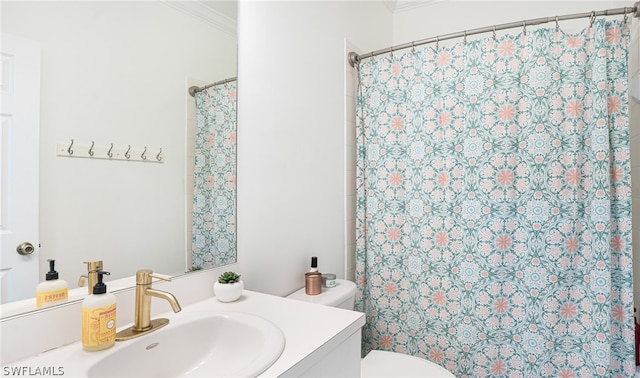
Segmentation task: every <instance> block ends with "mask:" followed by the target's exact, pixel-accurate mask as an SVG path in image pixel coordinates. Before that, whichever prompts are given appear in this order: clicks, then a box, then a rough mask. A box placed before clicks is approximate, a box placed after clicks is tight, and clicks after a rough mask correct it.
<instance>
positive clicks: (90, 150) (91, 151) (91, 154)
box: [89, 141, 96, 156]
mask: <svg viewBox="0 0 640 378" xmlns="http://www.w3.org/2000/svg"><path fill="white" fill-rule="evenodd" d="M95 144H96V142H94V141H91V148H89V156H93V154H94V152H93V146H94V145H95Z"/></svg>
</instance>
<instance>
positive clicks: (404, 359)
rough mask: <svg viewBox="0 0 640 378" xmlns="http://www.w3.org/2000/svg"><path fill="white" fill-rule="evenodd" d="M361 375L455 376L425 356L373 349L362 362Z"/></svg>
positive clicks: (430, 377) (433, 377)
mask: <svg viewBox="0 0 640 378" xmlns="http://www.w3.org/2000/svg"><path fill="white" fill-rule="evenodd" d="M360 376H361V377H428V378H455V376H454V375H453V374H451V373H450V372H449V371H447V369H445V368H443V367H442V366H440V365H437V364H434V363H433V362H430V361H427V360H425V359H423V358H419V357H414V356H409V355H407V354H402V353H393V352H387V351H382V350H372V351H371V352H369V354H367V355H366V357H365V358H363V359H362V362H361V373H360Z"/></svg>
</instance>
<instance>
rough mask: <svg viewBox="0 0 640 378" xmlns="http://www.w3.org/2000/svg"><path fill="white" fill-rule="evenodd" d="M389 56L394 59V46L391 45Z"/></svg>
mask: <svg viewBox="0 0 640 378" xmlns="http://www.w3.org/2000/svg"><path fill="white" fill-rule="evenodd" d="M389 57H390V58H391V59H393V46H391V47H389Z"/></svg>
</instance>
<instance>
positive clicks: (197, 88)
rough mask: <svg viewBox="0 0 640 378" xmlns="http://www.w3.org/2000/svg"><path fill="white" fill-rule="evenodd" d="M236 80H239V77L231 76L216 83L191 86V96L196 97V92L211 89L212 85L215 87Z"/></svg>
mask: <svg viewBox="0 0 640 378" xmlns="http://www.w3.org/2000/svg"><path fill="white" fill-rule="evenodd" d="M236 80H238V78H237V77H230V78H228V79H224V80H220V81H216V82H215V83H211V84H208V85H205V86H204V87H198V86H196V85H194V86H191V87H189V94H190V95H191V97H196V93H198V92H202V91H206V90H207V89H209V88H211V87H215V86H216V85H222V84H227V83H230V82H232V81H236Z"/></svg>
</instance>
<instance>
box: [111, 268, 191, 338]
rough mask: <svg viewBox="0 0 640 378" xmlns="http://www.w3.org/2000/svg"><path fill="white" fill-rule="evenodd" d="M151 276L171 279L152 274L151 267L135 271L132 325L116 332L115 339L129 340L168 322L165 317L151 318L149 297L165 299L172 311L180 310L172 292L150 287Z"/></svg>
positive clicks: (166, 279)
mask: <svg viewBox="0 0 640 378" xmlns="http://www.w3.org/2000/svg"><path fill="white" fill-rule="evenodd" d="M152 278H158V279H161V280H165V281H171V279H170V278H169V277H166V276H162V275H159V274H153V271H152V270H151V269H142V270H139V271H137V272H136V312H135V319H134V322H133V326H131V327H129V328H127V329H125V330H122V331H120V332H118V333H117V334H116V341H125V340H130V339H133V338H136V337H138V336H142V335H145V334H147V333H149V332H153V331H155V330H157V329H160V328H162V327H164V326H166V325H167V324H169V319H166V318H159V319H153V320H151V297H156V298H162V299H165V300H166V301H167V302H169V304H170V305H171V308H172V309H173V312H179V311H180V310H182V308H181V307H180V304H179V303H178V300H177V299H176V297H174V296H173V294H171V293H167V292H165V291H160V290H156V289H152V288H151V279H152Z"/></svg>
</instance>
